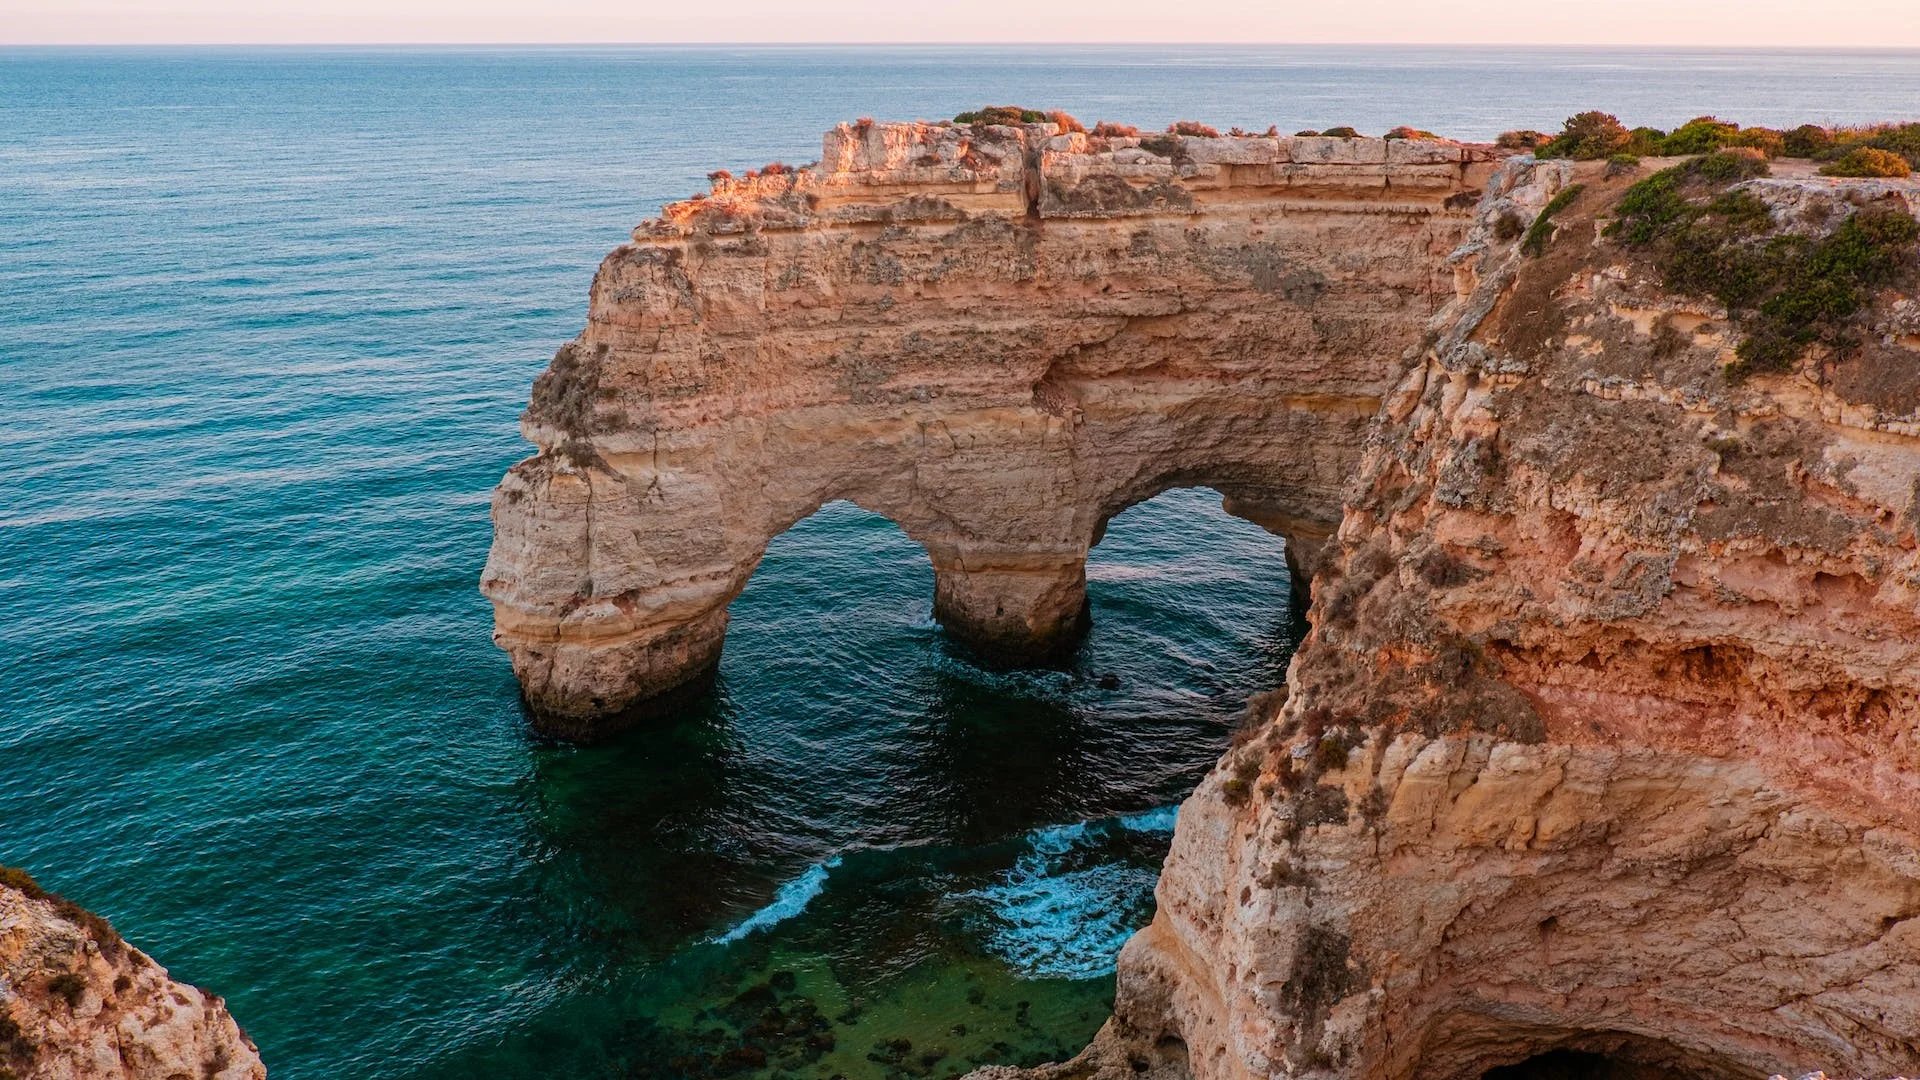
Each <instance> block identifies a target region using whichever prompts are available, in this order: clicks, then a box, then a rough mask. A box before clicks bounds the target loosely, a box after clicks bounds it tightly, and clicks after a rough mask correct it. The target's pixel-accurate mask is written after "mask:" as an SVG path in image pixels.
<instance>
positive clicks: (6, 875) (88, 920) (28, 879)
mask: <svg viewBox="0 0 1920 1080" xmlns="http://www.w3.org/2000/svg"><path fill="white" fill-rule="evenodd" d="M0 887H5V888H9V889H13V890H15V891H17V892H20V893H23V894H25V896H26V897H27V899H29V900H41V901H45V902H46V903H49V904H52V905H53V910H54V911H55V912H56V913H58V914H59V915H60V917H61V918H63V919H65V920H67V921H68V922H70V923H73V924H74V925H76V926H78V927H80V928H81V929H83V930H85V931H86V932H87V934H88V935H89V936H91V937H92V938H93V940H94V941H95V942H96V943H98V944H99V946H100V952H101V954H102V955H104V956H106V958H107V959H109V960H113V959H117V958H118V957H119V956H120V951H121V949H122V947H123V946H124V944H125V942H124V941H122V939H121V937H120V935H119V933H118V932H117V931H115V930H114V928H113V926H112V925H111V924H110V923H108V922H107V920H105V919H103V918H101V917H100V916H98V915H95V914H94V913H93V912H91V911H88V910H87V909H86V908H83V907H81V906H80V905H79V904H76V903H74V902H73V901H71V900H69V899H67V898H66V897H64V896H61V895H59V894H57V893H51V892H48V891H47V890H46V889H44V888H42V887H41V885H40V883H39V882H37V881H35V880H33V875H32V874H29V873H27V872H26V871H25V870H21V869H18V868H17V867H12V866H0Z"/></svg>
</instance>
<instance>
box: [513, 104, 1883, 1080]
mask: <svg viewBox="0 0 1920 1080" xmlns="http://www.w3.org/2000/svg"><path fill="white" fill-rule="evenodd" d="M823 162H824V164H823V165H822V166H820V167H819V168H817V169H815V170H809V171H803V172H800V173H788V172H776V173H775V174H774V175H771V176H764V175H763V176H758V177H754V178H751V179H745V180H732V179H727V178H722V179H721V180H719V181H718V182H717V183H716V185H715V188H714V191H713V192H712V193H711V194H709V195H708V196H706V197H704V198H701V199H696V200H694V201H690V202H686V203H679V204H675V205H673V206H672V207H669V208H668V211H667V213H666V215H665V217H664V218H663V219H662V220H660V221H658V222H650V223H648V224H646V225H643V226H641V228H640V229H639V230H637V231H636V234H635V236H636V240H635V243H634V245H632V246H629V247H623V248H621V249H620V250H618V251H616V252H615V253H614V254H613V255H612V256H610V257H609V259H608V261H607V262H606V263H605V264H604V265H603V267H602V269H601V272H600V275H599V277H598V279H597V280H596V283H595V287H594V294H593V304H592V309H591V319H590V323H589V325H588V328H587V330H586V331H585V333H584V334H583V335H582V337H581V338H580V339H579V341H577V342H576V343H574V344H572V345H570V346H568V347H567V348H566V349H565V350H563V351H562V353H561V354H560V356H558V357H556V359H555V362H554V365H553V367H552V369H551V370H550V371H549V373H548V374H547V375H545V376H543V377H542V379H541V382H540V384H539V385H538V386H537V387H536V388H535V392H534V397H533V402H532V405H531V407H530V408H529V411H528V413H527V418H526V431H527V434H528V436H529V437H530V438H531V439H532V440H533V441H534V442H535V444H536V445H537V446H539V447H540V453H539V454H538V455H537V456H535V457H533V458H531V459H529V460H528V461H526V462H523V463H521V464H520V465H518V466H516V467H515V468H514V470H513V471H512V473H511V474H510V475H509V476H508V477H507V478H506V480H505V481H503V483H502V485H501V488H500V491H499V493H498V494H497V496H496V499H495V504H494V513H495V521H496V540H495V546H494V550H493V555H492V558H491V560H490V562H489V565H488V570H487V573H486V579H485V583H484V588H485V590H486V592H487V594H488V595H489V596H490V597H491V598H492V599H493V601H494V604H495V611H496V617H497V623H496V626H497V639H498V640H499V642H500V643H501V645H502V646H503V647H505V648H506V649H507V651H508V652H509V653H510V654H511V655H512V657H513V660H514V667H515V671H516V673H517V674H518V675H519V677H520V679H521V681H522V684H523V685H524V686H525V687H526V690H527V693H528V696H529V698H530V700H531V701H532V703H533V705H534V706H535V709H536V711H537V713H538V714H539V716H540V722H541V723H542V724H543V725H544V726H545V727H546V728H547V729H548V730H550V731H553V732H555V733H559V734H563V735H570V736H590V735H593V734H597V733H599V732H601V731H604V730H607V729H609V727H611V726H613V725H614V724H615V723H617V721H614V720H610V719H609V718H610V717H613V716H614V715H615V714H616V713H618V712H619V710H621V709H622V708H623V707H625V706H627V705H629V704H631V703H633V702H635V701H639V700H642V699H645V698H647V697H649V696H651V695H654V694H657V693H659V692H661V691H663V690H666V689H669V688H671V687H673V686H676V685H679V684H681V683H684V682H686V681H687V680H689V679H692V678H694V677H696V676H697V675H698V674H699V673H700V672H702V671H704V670H706V669H707V668H709V667H710V666H711V664H712V662H713V660H714V658H715V657H716V656H717V653H718V650H719V648H720V645H721V641H722V638H723V635H724V632H725V626H726V603H727V601H728V600H729V599H730V598H731V597H732V596H733V595H734V594H735V593H737V592H738V590H739V589H740V588H741V587H742V585H743V584H744V582H745V581H746V578H747V576H748V575H749V574H750V573H751V572H752V569H753V566H754V563H755V561H756V560H757V559H758V557H759V555H760V552H761V550H762V549H763V547H764V545H765V543H766V541H767V540H768V538H770V537H771V536H773V535H775V534H777V533H778V532H780V531H781V530H782V529H784V528H786V527H787V526H788V525H790V524H792V523H793V522H794V521H796V520H799V519H800V518H802V517H804V516H805V515H807V514H808V513H811V512H812V511H813V510H814V509H815V508H817V507H819V506H820V505H822V504H823V503H824V502H826V501H829V500H832V499H837V498H847V499H851V500H853V501H855V502H858V503H860V504H861V505H863V506H867V507H869V508H871V509H874V510H876V511H879V512H881V513H884V514H886V515H888V516H889V517H891V518H893V519H894V520H895V521H898V522H899V523H900V524H901V525H902V526H903V527H904V528H905V529H906V531H907V532H908V534H909V535H911V536H913V537H914V538H916V539H917V540H919V541H920V542H921V543H923V544H925V545H926V546H927V548H928V550H929V552H930V553H931V555H932V557H933V563H934V566H935V568H936V571H937V574H938V586H937V596H936V605H937V611H938V613H939V615H940V617H941V619H942V621H943V622H944V623H946V625H947V626H948V627H949V629H950V630H951V631H953V632H954V633H956V634H957V635H959V636H961V637H962V638H963V639H965V640H968V641H971V642H973V643H975V644H976V645H978V646H980V647H981V648H983V649H985V650H987V651H989V652H998V653H1003V654H1007V655H1010V656H1012V657H1013V658H1016V659H1020V658H1032V657H1034V656H1038V655H1043V654H1044V653H1045V652H1046V651H1047V650H1049V649H1052V648H1055V647H1058V646H1059V645H1060V644H1061V643H1062V642H1067V641H1071V639H1072V635H1073V633H1074V632H1075V631H1076V630H1077V626H1078V621H1079V619H1080V617H1081V616H1080V612H1081V610H1082V605H1083V589H1084V571H1083V560H1084V557H1085V555H1086V551H1087V548H1088V546H1089V545H1091V544H1094V543H1096V542H1097V541H1098V539H1099V536H1100V532H1101V529H1102V527H1103V525H1104V523H1105V522H1106V520H1107V519H1108V518H1110V517H1111V516H1112V515H1113V514H1115V513H1117V512H1119V511H1120V510H1122V509H1124V508H1125V507H1126V506H1128V505H1131V504H1132V503H1134V502H1137V501H1139V500H1141V499H1144V498H1147V497H1149V496H1151V495H1152V494H1154V493H1156V492H1157V491H1160V490H1163V489H1165V488H1168V487H1172V486H1176V485H1178V486H1188V485H1210V486H1213V487H1215V488H1217V489H1219V490H1220V491H1221V492H1222V493H1223V494H1224V496H1225V497H1226V500H1227V506H1228V508H1229V509H1230V510H1233V511H1234V512H1236V513H1241V514H1244V515H1245V516H1248V517H1250V518H1252V519H1254V520H1256V521H1259V522H1261V523H1262V524H1263V525H1266V526H1267V527H1268V528H1270V529H1272V530H1273V531H1275V532H1277V533H1279V534H1281V535H1284V536H1286V537H1287V538H1288V540H1289V542H1290V543H1289V549H1290V551H1291V552H1292V553H1293V554H1294V556H1295V563H1296V570H1297V571H1298V572H1300V573H1302V574H1307V575H1311V577H1312V598H1313V606H1312V609H1311V612H1310V619H1311V623H1312V632H1311V634H1310V635H1309V637H1308V639H1307V641H1306V642H1305V644H1304V646H1303V647H1302V648H1301V649H1300V651H1299V652H1298V654H1297V655H1296V657H1295V660H1294V662H1293V666H1292V668H1291V670H1290V674H1289V692H1288V694H1287V695H1285V696H1284V697H1280V696H1278V695H1276V696H1272V697H1267V698H1261V699H1256V700H1259V701H1262V702H1263V704H1262V705H1260V706H1259V707H1258V709H1257V712H1256V715H1254V716H1252V717H1251V718H1250V722H1249V725H1248V728H1247V730H1246V732H1245V733H1244V734H1243V737H1242V739H1241V740H1240V741H1239V743H1238V744H1237V745H1236V747H1235V748H1234V749H1233V750H1232V751H1231V752H1230V753H1229V754H1228V755H1227V756H1226V757H1225V758H1224V759H1223V761H1222V762H1221V765H1220V767H1219V769H1218V770H1217V771H1216V772H1215V773H1214V774H1213V775H1211V776H1210V777H1209V778H1208V779H1207V780H1206V781H1205V782H1204V783H1203V784H1202V785H1201V787H1200V789H1199V790H1198V792H1196V794H1195V795H1194V796H1193V797H1192V798H1191V799H1189V800H1188V801H1187V803H1186V804H1184V806H1183V808H1182V811H1181V814H1180V820H1179V828H1178V831H1177V833H1176V836H1175V840H1174V844H1173V850H1172V853H1171V855H1170V856H1169V858H1168V861H1167V865H1166V869H1165V872H1164V874H1163V876H1162V879H1161V883H1160V887H1159V894H1158V896H1159V913H1158V915H1157V917H1156V918H1155V920H1154V922H1153V924H1152V925H1151V926H1150V927H1148V928H1147V929H1146V930H1144V931H1142V932H1141V933H1140V934H1139V935H1137V936H1136V937H1135V938H1134V939H1133V940H1132V941H1131V942H1130V943H1129V945H1128V946H1127V947H1126V949H1125V950H1124V952H1123V954H1122V957H1121V965H1120V974H1119V985H1118V993H1117V1001H1116V1008H1115V1016H1114V1019H1113V1020H1112V1022H1111V1023H1110V1024H1109V1025H1108V1026H1107V1028H1106V1029H1105V1030H1104V1031H1103V1032H1102V1034H1101V1035H1100V1037H1099V1038H1098V1039H1097V1040H1096V1042H1095V1043H1094V1045H1093V1046H1091V1047H1089V1048H1088V1050H1087V1052H1086V1053H1085V1054H1084V1055H1082V1056H1081V1057H1080V1058H1078V1059H1076V1060H1075V1061H1073V1062H1070V1063H1065V1064H1062V1065H1059V1066H1052V1067H1048V1068H1045V1069H1042V1070H1038V1071H1037V1074H1036V1075H1042V1076H1054V1077H1065V1076H1088V1075H1099V1076H1112V1077H1118V1076H1151V1077H1162V1078H1171V1077H1204V1078H1209V1080H1212V1078H1221V1080H1239V1078H1248V1077H1278V1076H1312V1077H1351V1078H1362V1077H1365V1078H1393V1080H1398V1078H1411V1077H1421V1078H1455V1077H1457V1078H1461V1080H1471V1078H1476V1077H1480V1076H1481V1075H1482V1074H1483V1073H1485V1072H1486V1071H1487V1070H1488V1069H1491V1068H1498V1067H1502V1066H1508V1065H1515V1064H1520V1063H1523V1062H1526V1061H1529V1060H1532V1059H1536V1058H1538V1057H1539V1056H1540V1055H1543V1054H1554V1053H1562V1054H1564V1053H1574V1054H1584V1055H1588V1056H1590V1057H1591V1059H1592V1060H1598V1061H1603V1062H1605V1063H1607V1066H1606V1067H1607V1068H1609V1069H1612V1070H1614V1071H1613V1072H1610V1073H1608V1075H1621V1076H1636V1077H1667V1076H1695V1077H1723V1076H1724V1077H1760V1076H1767V1075H1770V1074H1776V1073H1777V1074H1781V1075H1805V1074H1808V1073H1812V1072H1815V1071H1818V1070H1824V1071H1826V1072H1827V1073H1828V1074H1830V1075H1835V1076H1853V1077H1861V1076H1880V1077H1886V1076H1892V1075H1897V1074H1902V1073H1906V1074H1911V1073H1913V1072H1915V1071H1920V919H1916V916H1920V842H1917V841H1916V834H1917V833H1920V562H1917V561H1916V560H1917V559H1920V556H1917V555H1916V551H1920V543H1917V541H1916V532H1915V530H1916V522H1920V505H1917V503H1916V498H1917V495H1920V321H1916V318H1917V317H1916V311H1920V306H1917V305H1916V301H1915V300H1914V298H1913V287H1912V281H1913V276H1912V267H1911V266H1908V267H1907V268H1906V275H1905V277H1904V278H1903V281H1904V284H1902V285H1899V286H1898V287H1896V288H1893V289H1887V290H1881V291H1878V292H1876V293H1875V294H1874V295H1873V296H1872V297H1871V298H1870V299H1871V303H1870V304H1869V305H1868V309H1867V311H1866V312H1865V313H1864V315H1862V316H1861V317H1860V318H1859V319H1858V320H1857V322H1858V330H1859V334H1858V341H1857V345H1856V347H1854V348H1851V349H1848V350H1845V351H1842V352H1829V351H1823V350H1821V349H1815V350H1813V351H1812V352H1811V353H1810V354H1809V355H1808V356H1807V357H1806V358H1805V359H1804V360H1803V362H1801V363H1800V364H1799V365H1798V366H1797V367H1796V368H1795V369H1794V370H1792V371H1788V372H1785V373H1776V374H1767V373H1760V374H1755V375H1753V376H1751V377H1749V378H1746V379H1735V378H1730V377H1729V375H1728V373H1727V371H1728V367H1727V365H1728V364H1729V363H1730V362H1731V361H1732V360H1733V358H1734V352H1733V350H1734V347H1735V345H1736V343H1737V341H1738V339H1739V336H1740V331H1739V329H1738V328H1737V327H1735V326H1734V325H1732V324H1731V323H1730V321H1729V319H1728V315H1727V313H1726V312H1725V311H1722V310H1718V309H1717V308H1716V307H1715V306H1714V305H1713V304H1711V303H1703V302H1701V301H1698V300H1687V299H1683V298H1680V297H1678V296H1675V295H1672V294H1670V293H1669V292H1668V291H1667V290H1666V289H1665V287H1664V285H1663V278H1662V275H1661V273H1660V271H1659V269H1658V268H1657V267H1656V266H1654V265H1653V264H1652V263H1651V262H1650V261H1649V259H1648V257H1647V256H1646V254H1645V253H1644V252H1639V251H1635V250H1632V249H1629V248H1626V247H1623V246H1621V245H1620V244H1618V243H1616V242H1614V241H1611V240H1608V239H1606V238H1605V236H1604V235H1603V228H1604V225H1605V222H1606V219H1607V217H1608V215H1609V214H1611V213H1612V211H1613V207H1614V205H1615V204H1616V203H1617V201H1618V199H1619V197H1620V195H1621V193H1622V192H1623V190H1624V189H1625V188H1626V186H1627V185H1628V184H1629V183H1631V182H1633V180H1634V179H1635V178H1636V176H1637V175H1639V176H1643V175H1645V174H1646V171H1647V170H1649V169H1651V168H1653V167H1654V166H1653V165H1651V164H1649V165H1648V166H1644V167H1642V168H1641V170H1640V171H1639V172H1638V173H1637V174H1636V173H1635V172H1633V171H1632V170H1631V169H1628V170H1626V171H1625V172H1624V174H1622V173H1621V171H1620V170H1609V169H1608V167H1607V166H1606V165H1604V164H1601V163H1594V164H1583V165H1578V166H1576V165H1572V164H1566V163H1537V162H1535V161H1533V160H1532V159H1531V158H1515V159H1511V160H1508V161H1505V162H1502V161H1500V160H1497V155H1494V154H1492V153H1491V152H1489V151H1487V150H1485V149H1482V148H1477V147H1471V146H1463V145H1459V144H1452V143H1443V142H1427V141H1408V140H1398V141H1393V142H1386V141H1379V142H1374V141H1367V140H1339V139H1331V140H1329V139H1318V138H1310V139H1285V138H1242V139H1195V138H1179V137H1171V136H1167V137H1151V138H1149V139H1148V140H1144V141H1143V140H1139V139H1113V140H1102V139H1092V138H1089V137H1087V136H1082V135H1060V134H1056V133H1055V131H1054V130H1053V129H1052V128H1051V127H1049V126H1045V125H1035V126H1030V127H1025V128H970V127H947V126H929V125H862V126H855V127H843V128H840V129H838V130H836V131H835V132H833V133H830V134H829V135H828V137H827V141H826V145H825V147H824V151H823ZM1784 172H1785V173H1786V175H1783V176H1779V177H1776V178H1773V179H1767V180H1761V181H1755V182H1752V183H1751V184H1749V190H1751V191H1753V192H1755V193H1756V194H1757V195H1758V196H1759V197H1760V198H1762V199H1763V200H1765V202H1766V203H1767V205H1768V206H1769V207H1770V208H1771V212H1772V214H1773V216H1774V219H1775V221H1776V223H1777V224H1778V226H1779V227H1780V228H1781V229H1782V230H1783V231H1791V232H1796V233H1797V234H1799V235H1807V236H1814V237H1818V236H1821V235H1825V234H1826V233H1828V232H1830V231H1831V230H1832V229H1833V228H1834V227H1835V225H1836V223H1837V222H1839V221H1841V220H1843V219H1844V218H1845V217H1846V216H1847V215H1848V214H1849V213H1852V212H1853V211H1854V210H1856V209H1858V208H1860V207H1861V206H1865V205H1868V204H1872V205H1875V206H1881V207H1893V208H1896V209H1898V210H1900V211H1901V212H1904V213H1911V212H1912V209H1913V206H1914V205H1915V203H1916V201H1920V188H1916V186H1915V185H1914V184H1912V183H1907V182H1894V181H1832V180H1823V179H1817V178H1814V177H1812V176H1810V175H1801V174H1794V173H1793V171H1792V170H1791V169H1787V170H1784ZM1802 172H1803V173H1804V172H1805V170H1802ZM1574 183H1580V184H1583V185H1585V186H1584V188H1583V190H1582V191H1581V193H1580V194H1579V196H1578V197H1577V198H1575V199H1573V201H1572V202H1571V203H1570V204H1569V205H1567V206H1566V207H1565V209H1563V210H1562V211H1561V213H1560V214H1559V215H1558V217H1557V218H1556V219H1554V221H1553V223H1552V225H1551V227H1547V226H1543V227H1542V228H1541V229H1540V230H1539V232H1538V233H1537V235H1538V236H1539V237H1540V239H1541V240H1542V244H1541V247H1540V250H1539V253H1538V256H1537V257H1529V256H1526V255H1524V254H1523V253H1522V252H1521V250H1520V247H1521V242H1522V231H1523V230H1524V229H1525V228H1526V226H1527V225H1529V224H1530V223H1533V222H1534V221H1535V220H1536V217H1537V215H1538V214H1539V212H1540V211H1541V209H1542V208H1543V207H1545V206H1546V205H1548V203H1549V202H1550V200H1552V199H1553V198H1554V196H1555V195H1556V194H1558V193H1560V192H1562V191H1564V190H1566V189H1567V188H1568V186H1569V185H1571V184H1574ZM989 1072H990V1073H992V1072H994V1071H993V1070H989ZM999 1072H1000V1073H1002V1074H1004V1073H1005V1072H1006V1071H1005V1070H1000V1071H999Z"/></svg>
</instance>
